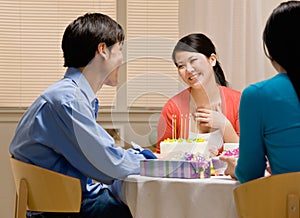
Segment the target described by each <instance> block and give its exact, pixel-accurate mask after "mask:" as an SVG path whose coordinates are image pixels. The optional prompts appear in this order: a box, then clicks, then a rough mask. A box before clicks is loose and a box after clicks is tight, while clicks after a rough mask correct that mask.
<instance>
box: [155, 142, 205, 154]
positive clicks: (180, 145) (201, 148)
mask: <svg viewBox="0 0 300 218" xmlns="http://www.w3.org/2000/svg"><path fill="white" fill-rule="evenodd" d="M206 150H207V141H206V140H205V139H204V138H191V139H181V138H180V139H169V138H167V139H165V140H164V141H162V142H161V143H160V153H161V154H166V153H171V152H187V153H192V154H195V153H200V154H204V153H206Z"/></svg>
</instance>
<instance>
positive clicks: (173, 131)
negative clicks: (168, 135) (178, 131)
mask: <svg viewBox="0 0 300 218" xmlns="http://www.w3.org/2000/svg"><path fill="white" fill-rule="evenodd" d="M172 139H174V114H172Z"/></svg>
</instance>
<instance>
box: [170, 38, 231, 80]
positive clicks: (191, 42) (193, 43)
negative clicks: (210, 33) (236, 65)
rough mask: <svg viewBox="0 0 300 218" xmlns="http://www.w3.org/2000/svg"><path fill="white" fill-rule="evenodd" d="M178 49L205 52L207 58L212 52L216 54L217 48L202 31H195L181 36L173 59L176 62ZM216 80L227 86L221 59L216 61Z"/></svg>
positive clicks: (174, 50)
mask: <svg viewBox="0 0 300 218" xmlns="http://www.w3.org/2000/svg"><path fill="white" fill-rule="evenodd" d="M178 51H188V52H198V53H201V54H204V55H205V56H206V57H207V58H209V57H210V56H211V54H216V55H217V53H216V48H215V46H214V44H213V43H212V41H211V40H210V39H209V38H208V37H207V36H205V35H204V34H202V33H193V34H190V35H187V36H185V37H183V38H181V39H180V40H179V41H178V42H177V44H176V46H175V48H174V49H173V53H172V59H173V62H174V63H175V65H176V66H177V64H176V60H175V54H176V52H178ZM213 69H214V73H215V78H216V82H217V83H218V84H220V85H221V86H227V85H228V82H227V81H226V79H225V75H224V72H223V70H222V68H221V65H220V63H219V61H218V60H217V61H216V65H215V66H214V67H213Z"/></svg>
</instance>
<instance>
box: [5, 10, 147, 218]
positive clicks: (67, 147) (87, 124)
mask: <svg viewBox="0 0 300 218" xmlns="http://www.w3.org/2000/svg"><path fill="white" fill-rule="evenodd" d="M123 42H124V31H123V29H122V27H121V26H120V25H119V24H118V23H117V22H115V21H114V20H112V19H111V18H110V17H108V16H106V15H103V14H100V13H88V14H85V15H83V16H80V17H78V18H77V19H76V20H74V21H73V22H72V23H71V24H69V26H68V27H67V28H66V30H65V32H64V35H63V40H62V49H63V53H64V60H65V62H64V66H65V67H67V71H66V73H65V76H64V78H63V79H61V80H60V81H58V82H56V83H55V84H53V85H52V86H50V87H49V88H48V89H46V90H45V91H44V92H43V93H42V94H41V95H40V96H39V97H38V98H37V99H36V100H35V101H34V102H33V104H32V105H31V106H30V108H29V109H28V110H27V111H26V113H25V114H24V116H23V117H22V119H21V121H20V123H19V125H18V127H17V129H16V133H15V136H14V138H13V140H12V142H11V144H10V148H9V149H10V153H11V155H12V156H13V157H14V158H16V159H19V160H21V161H24V162H27V163H31V164H34V165H38V166H41V167H44V168H47V169H50V170H53V171H56V172H59V173H63V174H65V175H69V176H72V177H76V178H78V179H80V181H81V185H82V197H83V200H82V206H81V211H80V213H79V214H58V213H55V214H53V213H38V215H35V217H87V218H94V217H95V218H96V217H105V218H110V217H111V218H116V217H117V218H120V217H122V218H127V217H132V215H131V213H130V211H129V209H128V207H127V206H126V205H125V204H124V203H122V202H121V201H119V200H118V199H117V198H116V197H115V196H114V195H113V194H112V192H111V190H110V189H108V188H107V185H111V184H113V183H114V181H118V180H122V179H124V178H125V177H126V176H128V175H130V174H139V168H140V164H139V163H140V160H142V159H145V157H144V155H143V154H141V153H140V152H138V151H136V150H133V149H127V150H124V149H122V148H120V147H118V148H116V147H114V140H113V138H112V137H111V136H110V135H109V134H108V133H107V132H106V131H105V130H104V129H103V128H102V127H101V126H100V125H99V124H98V123H97V122H96V118H97V114H98V100H97V98H96V93H97V91H99V90H100V89H101V87H102V86H103V85H104V84H105V85H109V86H116V85H117V84H118V70H119V66H120V65H121V63H122V59H123V56H122V45H123ZM92 179H94V180H96V181H99V182H100V183H94V182H93V181H92ZM104 184H105V185H104ZM28 214H29V216H30V214H32V212H29V213H28ZM34 214H35V213H34Z"/></svg>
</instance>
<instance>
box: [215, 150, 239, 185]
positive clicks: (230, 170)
mask: <svg viewBox="0 0 300 218" xmlns="http://www.w3.org/2000/svg"><path fill="white" fill-rule="evenodd" d="M219 158H220V160H221V161H224V162H227V168H226V170H225V171H224V174H225V175H229V176H231V178H233V179H237V178H236V177H235V173H234V170H235V166H236V163H237V158H236V157H229V156H222V155H221V156H220V157H219Z"/></svg>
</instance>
